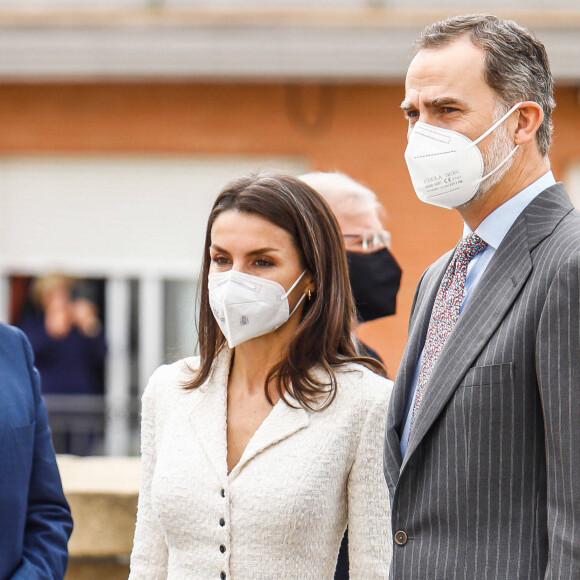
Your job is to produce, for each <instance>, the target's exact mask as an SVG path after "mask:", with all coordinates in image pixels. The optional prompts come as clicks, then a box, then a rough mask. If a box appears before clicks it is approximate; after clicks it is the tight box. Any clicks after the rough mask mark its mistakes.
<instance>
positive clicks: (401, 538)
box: [395, 530, 407, 546]
mask: <svg viewBox="0 0 580 580" xmlns="http://www.w3.org/2000/svg"><path fill="white" fill-rule="evenodd" d="M406 543H407V534H406V533H405V532H403V530H399V531H398V532H396V533H395V544H397V546H404V545H405V544H406Z"/></svg>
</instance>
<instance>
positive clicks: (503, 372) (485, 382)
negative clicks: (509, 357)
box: [460, 362, 515, 387]
mask: <svg viewBox="0 0 580 580" xmlns="http://www.w3.org/2000/svg"><path fill="white" fill-rule="evenodd" d="M514 378H515V363H513V362H508V363H500V364H495V365H486V366H481V367H473V368H471V369H469V370H468V371H467V374H466V375H465V378H464V379H463V381H461V383H460V386H461V387H486V386H490V387H491V386H493V385H502V384H509V383H512V382H513V380H514Z"/></svg>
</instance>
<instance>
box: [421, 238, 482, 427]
mask: <svg viewBox="0 0 580 580" xmlns="http://www.w3.org/2000/svg"><path fill="white" fill-rule="evenodd" d="M486 247H487V244H486V243H485V242H484V241H483V240H482V239H481V238H480V237H479V236H478V235H477V234H471V235H469V236H467V237H465V238H463V239H462V240H461V242H460V243H459V245H458V246H457V248H456V249H455V254H454V255H453V258H452V260H451V262H450V263H449V266H447V270H446V271H445V274H444V276H443V279H442V280H441V286H439V291H438V292H437V297H436V298H435V304H434V305H433V310H432V312H431V320H430V321H429V328H428V330H427V338H426V339H425V348H424V350H423V360H422V361H421V368H420V369H419V378H418V379H417V391H416V394H415V401H414V403H413V415H412V416H411V426H410V429H409V435H410V434H411V431H412V429H413V424H414V423H415V418H416V417H417V412H418V411H419V407H420V406H421V401H422V399H423V395H424V394H425V387H426V386H427V383H428V382H429V377H430V376H431V373H432V372H433V368H434V367H435V363H436V362H437V359H438V358H439V355H440V354H441V351H442V350H443V347H444V346H445V343H446V342H447V339H448V338H449V335H450V334H451V331H452V330H453V327H454V326H455V323H456V322H457V319H458V318H459V311H460V309H461V305H462V303H463V300H464V298H465V278H466V276H467V266H468V265H469V262H470V261H471V259H472V258H473V257H474V256H476V255H477V254H479V253H480V252H483V250H485V248H486Z"/></svg>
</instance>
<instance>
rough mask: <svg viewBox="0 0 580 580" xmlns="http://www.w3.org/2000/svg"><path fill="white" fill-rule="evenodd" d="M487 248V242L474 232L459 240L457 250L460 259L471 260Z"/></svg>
mask: <svg viewBox="0 0 580 580" xmlns="http://www.w3.org/2000/svg"><path fill="white" fill-rule="evenodd" d="M485 248H487V243H486V242H484V241H483V240H482V239H481V238H480V237H479V236H478V235H477V234H475V233H473V234H470V235H469V236H466V237H465V238H463V239H462V240H461V242H459V245H458V246H457V250H456V256H457V258H458V259H464V260H466V261H467V262H469V261H470V260H471V259H472V258H473V257H474V256H476V255H477V254H479V253H480V252H483V250H485Z"/></svg>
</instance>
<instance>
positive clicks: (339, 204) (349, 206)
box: [300, 172, 401, 580]
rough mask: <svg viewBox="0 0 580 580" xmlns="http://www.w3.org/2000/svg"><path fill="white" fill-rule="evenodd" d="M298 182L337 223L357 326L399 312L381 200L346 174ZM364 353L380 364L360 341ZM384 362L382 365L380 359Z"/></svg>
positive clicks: (343, 565)
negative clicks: (321, 199)
mask: <svg viewBox="0 0 580 580" xmlns="http://www.w3.org/2000/svg"><path fill="white" fill-rule="evenodd" d="M300 179H301V180H302V181H304V182H305V183H306V184H308V185H309V186H310V187H312V188H313V189H315V190H316V191H317V192H318V193H319V194H320V195H321V196H322V197H324V199H325V200H326V201H327V202H328V205H330V209H332V211H333V212H334V215H335V216H336V218H337V219H338V223H339V225H340V229H341V230H342V236H343V239H344V245H345V248H346V258H347V261H348V272H349V278H350V285H351V288H352V294H353V297H354V302H355V304H356V311H357V319H358V320H357V325H358V323H361V322H368V321H369V320H375V319H376V318H382V317H383V316H390V315H391V314H395V309H396V304H397V292H398V291H399V285H400V283H401V268H400V267H399V264H398V263H397V261H396V260H395V258H394V257H393V255H392V254H391V252H390V250H389V246H390V242H391V236H390V234H389V232H387V231H386V230H384V229H383V225H382V223H381V220H380V218H379V212H381V211H382V212H384V209H383V207H382V206H381V204H380V203H379V202H378V200H377V196H376V195H375V194H374V193H373V192H372V191H371V190H370V189H368V188H366V187H364V186H363V185H361V184H360V183H357V182H356V181H354V179H351V178H350V177H348V175H345V174H344V173H338V172H336V173H322V172H313V173H306V174H304V175H301V176H300ZM357 344H358V346H359V349H360V353H361V354H364V355H367V356H371V357H373V358H376V359H377V360H381V358H380V357H379V355H378V354H377V353H376V352H375V351H374V350H373V349H371V348H370V347H369V346H367V345H366V344H364V343H362V342H361V341H360V340H358V339H357ZM381 362H382V361H381ZM347 578H348V534H346V533H345V535H344V538H343V540H342V544H341V546H340V551H339V554H338V560H337V562H336V572H335V575H334V580H345V579H347Z"/></svg>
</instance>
